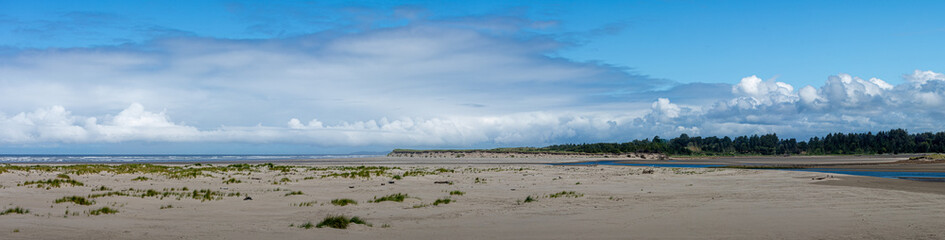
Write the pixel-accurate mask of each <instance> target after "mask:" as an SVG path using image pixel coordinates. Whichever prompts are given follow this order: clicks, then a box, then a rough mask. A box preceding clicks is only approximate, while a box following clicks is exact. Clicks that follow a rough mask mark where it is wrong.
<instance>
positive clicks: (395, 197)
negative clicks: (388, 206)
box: [372, 193, 410, 203]
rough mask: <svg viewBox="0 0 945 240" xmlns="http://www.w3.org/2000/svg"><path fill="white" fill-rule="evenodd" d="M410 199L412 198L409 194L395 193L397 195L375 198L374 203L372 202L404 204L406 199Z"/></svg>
mask: <svg viewBox="0 0 945 240" xmlns="http://www.w3.org/2000/svg"><path fill="white" fill-rule="evenodd" d="M408 197H410V196H408V195H407V194H403V193H395V194H391V195H387V196H383V197H380V198H378V197H374V201H372V202H375V203H379V202H386V201H393V202H404V199H405V198H408Z"/></svg>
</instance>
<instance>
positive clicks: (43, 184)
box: [23, 179, 85, 188]
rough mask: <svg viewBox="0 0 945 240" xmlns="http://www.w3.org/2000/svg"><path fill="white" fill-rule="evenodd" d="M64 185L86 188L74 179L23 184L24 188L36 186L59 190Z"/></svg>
mask: <svg viewBox="0 0 945 240" xmlns="http://www.w3.org/2000/svg"><path fill="white" fill-rule="evenodd" d="M63 184H69V185H72V186H85V184H84V183H82V182H79V181H76V180H72V179H46V180H39V181H26V182H24V183H23V185H24V186H26V185H36V187H38V188H44V187H45V188H59V187H62V185H63Z"/></svg>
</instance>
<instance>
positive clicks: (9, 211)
mask: <svg viewBox="0 0 945 240" xmlns="http://www.w3.org/2000/svg"><path fill="white" fill-rule="evenodd" d="M27 213H30V210H29V209H26V208H21V207H19V206H17V207H14V208H7V209H6V210H3V211H2V212H0V215H7V214H27Z"/></svg>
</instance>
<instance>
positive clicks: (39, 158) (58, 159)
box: [0, 154, 381, 163]
mask: <svg viewBox="0 0 945 240" xmlns="http://www.w3.org/2000/svg"><path fill="white" fill-rule="evenodd" d="M377 156H381V155H360V154H305V155H0V163H134V162H185V163H186V162H238V161H279V160H293V159H332V158H361V157H377Z"/></svg>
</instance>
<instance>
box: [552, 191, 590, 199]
mask: <svg viewBox="0 0 945 240" xmlns="http://www.w3.org/2000/svg"><path fill="white" fill-rule="evenodd" d="M583 196H584V194H582V193H576V192H574V191H561V192H557V193H552V194H549V195H548V198H559V197H573V198H578V197H583Z"/></svg>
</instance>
